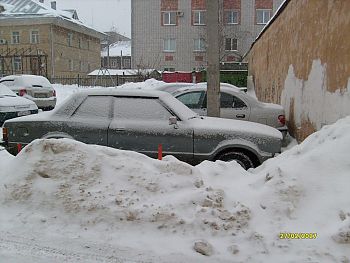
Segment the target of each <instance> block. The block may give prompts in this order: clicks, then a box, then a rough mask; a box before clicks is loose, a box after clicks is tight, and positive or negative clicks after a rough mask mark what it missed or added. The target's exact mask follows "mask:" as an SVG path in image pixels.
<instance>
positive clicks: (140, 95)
mask: <svg viewBox="0 0 350 263" xmlns="http://www.w3.org/2000/svg"><path fill="white" fill-rule="evenodd" d="M4 128H5V129H6V133H7V138H4V141H5V144H6V145H5V146H6V148H7V150H8V151H9V152H10V153H13V154H16V151H17V147H16V145H17V144H18V143H20V144H22V145H23V146H25V145H27V144H29V143H30V142H31V141H33V140H35V139H38V138H72V139H75V140H78V141H82V142H84V143H89V144H98V145H105V146H110V147H114V148H118V149H124V150H132V151H137V152H140V153H144V154H146V155H148V156H151V157H156V156H157V150H158V145H159V144H162V147H163V153H164V154H165V155H174V156H175V157H177V158H178V159H180V160H183V161H186V162H189V163H192V164H195V163H199V162H201V161H203V160H217V159H221V160H224V161H227V160H238V161H239V162H241V164H242V166H244V167H245V168H249V167H255V166H258V165H259V164H261V163H262V162H263V161H264V160H266V159H268V158H270V157H273V156H274V155H275V154H276V153H278V152H280V150H281V139H282V136H281V134H280V132H279V131H277V130H276V129H274V128H271V127H269V126H266V125H261V124H256V123H249V122H242V121H237V120H227V119H220V118H210V117H200V116H198V114H196V113H194V112H193V111H192V110H190V109H189V108H187V107H186V106H185V105H184V104H182V103H181V102H180V101H178V100H177V99H175V98H174V97H173V96H172V95H170V94H168V93H166V92H161V91H143V90H136V91H132V90H128V91H126V90H117V89H109V90H106V89H103V90H95V91H92V90H89V91H83V92H79V93H75V94H73V95H72V96H71V97H70V98H68V99H67V100H66V101H65V102H63V103H62V104H61V105H59V106H58V107H57V108H56V109H55V110H53V111H51V112H43V113H40V114H39V115H37V116H26V117H21V118H17V119H15V120H9V121H6V122H5V124H4ZM230 153H233V154H234V155H232V154H231V155H230ZM243 155H244V156H245V157H248V159H249V160H244V159H242V158H241V157H242V156H243ZM244 156H243V157H244ZM240 159H242V160H240Z"/></svg>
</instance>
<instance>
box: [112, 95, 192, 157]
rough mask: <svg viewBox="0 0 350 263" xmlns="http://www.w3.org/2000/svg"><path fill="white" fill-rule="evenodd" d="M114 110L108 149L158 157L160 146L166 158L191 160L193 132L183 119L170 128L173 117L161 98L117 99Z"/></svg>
mask: <svg viewBox="0 0 350 263" xmlns="http://www.w3.org/2000/svg"><path fill="white" fill-rule="evenodd" d="M113 108H114V109H113V119H112V122H111V124H110V126H109V130H108V142H109V146H111V147H114V148H118V149H124V150H132V151H137V152H140V153H143V154H147V155H148V156H150V157H153V158H156V157H157V152H158V145H159V144H161V145H162V148H163V155H169V154H170V155H174V156H175V157H177V158H179V159H181V160H184V161H192V159H193V129H191V128H189V127H187V125H186V124H185V123H184V122H182V121H181V120H180V119H178V122H177V124H171V125H170V124H169V117H171V116H174V114H173V113H172V112H171V111H170V110H168V109H167V107H166V105H164V104H163V103H162V102H161V101H160V100H159V99H158V98H149V97H115V98H114V106H113Z"/></svg>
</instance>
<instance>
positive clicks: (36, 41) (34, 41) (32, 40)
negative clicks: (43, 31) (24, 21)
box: [30, 29, 40, 44]
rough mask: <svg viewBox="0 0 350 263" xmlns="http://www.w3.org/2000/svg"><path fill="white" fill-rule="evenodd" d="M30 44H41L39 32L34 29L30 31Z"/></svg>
mask: <svg viewBox="0 0 350 263" xmlns="http://www.w3.org/2000/svg"><path fill="white" fill-rule="evenodd" d="M34 32H37V34H33V33H34ZM34 36H35V37H34ZM30 43H31V44H39V43H40V34H39V30H36V29H33V30H31V31H30Z"/></svg>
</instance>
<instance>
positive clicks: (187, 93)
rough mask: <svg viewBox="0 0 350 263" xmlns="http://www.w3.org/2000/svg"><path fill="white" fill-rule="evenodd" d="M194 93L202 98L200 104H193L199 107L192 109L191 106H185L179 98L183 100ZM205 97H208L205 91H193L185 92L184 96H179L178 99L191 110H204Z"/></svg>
mask: <svg viewBox="0 0 350 263" xmlns="http://www.w3.org/2000/svg"><path fill="white" fill-rule="evenodd" d="M193 93H200V97H199V98H198V103H197V104H191V105H197V106H198V107H193V108H191V107H189V106H187V105H189V104H185V103H183V102H182V101H181V100H180V99H179V98H181V97H183V96H188V95H190V94H193ZM205 97H206V92H205V91H203V90H193V91H189V92H184V93H182V94H179V95H177V96H176V99H177V100H179V101H180V102H181V103H183V104H184V105H186V106H187V107H188V108H190V109H203V102H204V99H205Z"/></svg>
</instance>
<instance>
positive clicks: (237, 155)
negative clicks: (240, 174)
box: [217, 151, 256, 170]
mask: <svg viewBox="0 0 350 263" xmlns="http://www.w3.org/2000/svg"><path fill="white" fill-rule="evenodd" d="M217 160H220V161H224V162H230V161H236V162H237V163H238V164H239V165H241V166H242V167H243V168H244V169H245V170H248V169H249V168H255V167H256V166H255V164H254V161H253V160H252V158H251V157H249V156H248V155H247V154H246V153H244V152H240V151H230V152H226V153H223V154H221V155H220V156H219V157H218V158H217Z"/></svg>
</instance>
